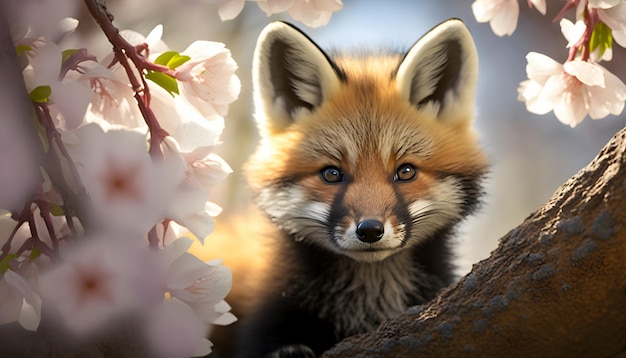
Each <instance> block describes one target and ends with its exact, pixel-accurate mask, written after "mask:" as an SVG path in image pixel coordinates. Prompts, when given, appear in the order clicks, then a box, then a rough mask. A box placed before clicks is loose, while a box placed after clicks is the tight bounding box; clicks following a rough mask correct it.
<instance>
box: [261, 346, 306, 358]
mask: <svg viewBox="0 0 626 358" xmlns="http://www.w3.org/2000/svg"><path fill="white" fill-rule="evenodd" d="M315 357H316V356H315V353H314V352H313V350H312V349H311V348H309V347H307V346H305V345H303V344H292V345H289V346H284V347H280V348H279V349H277V350H275V351H273V352H272V353H270V354H268V355H266V356H265V358H315Z"/></svg>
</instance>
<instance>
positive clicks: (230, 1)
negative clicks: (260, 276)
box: [205, 0, 343, 27]
mask: <svg viewBox="0 0 626 358" xmlns="http://www.w3.org/2000/svg"><path fill="white" fill-rule="evenodd" d="M205 1H206V2H208V3H211V4H215V5H217V6H218V14H219V16H220V19H222V21H225V20H232V19H234V18H235V17H237V15H239V13H241V10H243V7H244V5H245V1H244V0H205ZM251 1H254V2H255V3H256V4H257V5H258V6H259V8H260V9H261V10H263V11H264V12H265V13H266V14H267V16H270V15H273V14H278V13H281V12H285V11H286V12H288V13H289V15H291V17H293V18H294V19H295V20H297V21H301V22H302V23H304V24H305V25H307V26H310V27H319V26H323V25H326V24H327V23H328V21H329V20H330V17H331V16H332V13H333V12H335V11H338V10H341V8H342V7H343V3H342V2H341V0H251Z"/></svg>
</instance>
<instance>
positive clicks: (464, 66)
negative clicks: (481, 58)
mask: <svg viewBox="0 0 626 358" xmlns="http://www.w3.org/2000/svg"><path fill="white" fill-rule="evenodd" d="M477 77H478V55H477V54H476V47H475V46H474V41H473V40H472V36H471V35H470V32H469V30H468V29H467V27H466V26H465V24H463V22H462V21H461V20H458V19H450V20H447V21H445V22H443V23H441V24H439V25H437V26H435V27H434V28H433V29H432V30H430V31H429V32H428V33H426V35H424V36H423V37H422V38H421V39H419V40H418V41H417V42H416V43H415V45H413V47H412V48H411V49H410V50H409V51H408V53H407V54H406V55H405V57H404V59H403V60H402V61H401V63H400V65H399V66H398V69H397V72H396V88H397V90H398V92H399V93H400V95H401V96H402V97H404V98H406V99H407V100H408V101H410V102H411V104H412V105H414V106H415V107H417V108H418V109H420V110H428V111H432V112H433V113H434V115H436V116H437V117H438V119H439V120H440V121H444V122H454V121H465V122H471V121H472V118H473V108H474V99H475V94H476V81H477Z"/></svg>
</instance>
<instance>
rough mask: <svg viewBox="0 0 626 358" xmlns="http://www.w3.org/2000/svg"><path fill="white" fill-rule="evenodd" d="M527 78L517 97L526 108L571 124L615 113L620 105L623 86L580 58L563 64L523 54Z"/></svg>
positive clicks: (624, 92)
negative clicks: (551, 113)
mask: <svg viewBox="0 0 626 358" xmlns="http://www.w3.org/2000/svg"><path fill="white" fill-rule="evenodd" d="M526 59H527V60H528V65H527V66H526V72H527V74H528V78H529V80H527V81H524V82H522V83H521V84H520V87H519V100H521V101H524V102H526V108H527V109H528V111H530V112H532V113H536V114H545V113H548V112H550V111H554V114H555V115H556V117H557V118H558V119H559V121H561V122H562V123H564V124H568V125H570V126H571V127H575V126H576V125H577V124H578V123H580V122H581V121H582V120H583V119H584V117H585V116H586V115H587V114H589V116H590V117H591V118H592V119H600V118H604V117H606V116H607V115H609V114H613V115H618V114H620V113H621V112H622V110H623V108H624V101H625V100H626V86H625V85H624V83H623V82H622V81H620V80H619V78H617V77H616V76H615V75H613V74H612V73H610V72H609V71H607V70H606V69H605V68H604V67H602V66H600V65H598V64H594V63H590V62H586V61H581V60H574V61H568V62H566V63H565V64H564V65H561V64H560V63H557V62H556V61H554V60H553V59H551V58H549V57H547V56H545V55H542V54H539V53H535V52H531V53H529V54H528V55H527V56H526Z"/></svg>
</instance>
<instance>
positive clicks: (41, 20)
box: [5, 0, 80, 41]
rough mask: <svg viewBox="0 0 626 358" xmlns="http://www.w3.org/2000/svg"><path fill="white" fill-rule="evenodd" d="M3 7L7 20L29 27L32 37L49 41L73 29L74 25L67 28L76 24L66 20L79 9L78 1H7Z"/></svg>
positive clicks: (76, 13)
mask: <svg viewBox="0 0 626 358" xmlns="http://www.w3.org/2000/svg"><path fill="white" fill-rule="evenodd" d="M5 5H6V9H5V10H6V11H7V12H8V14H9V16H7V18H8V19H11V21H13V22H17V23H22V24H26V25H28V26H30V27H31V28H32V30H33V32H34V33H35V34H34V36H33V37H39V36H43V37H45V38H46V39H48V40H51V41H55V40H57V37H58V36H59V35H61V34H62V33H64V32H67V31H68V29H69V30H73V28H75V25H74V26H73V27H72V26H71V25H69V28H68V24H72V23H73V24H77V22H76V21H75V20H74V21H71V20H69V21H68V20H66V19H67V18H68V17H69V18H71V17H75V16H76V15H78V12H79V9H80V8H79V5H80V2H79V1H78V0H22V1H7V2H6V4H5Z"/></svg>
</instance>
